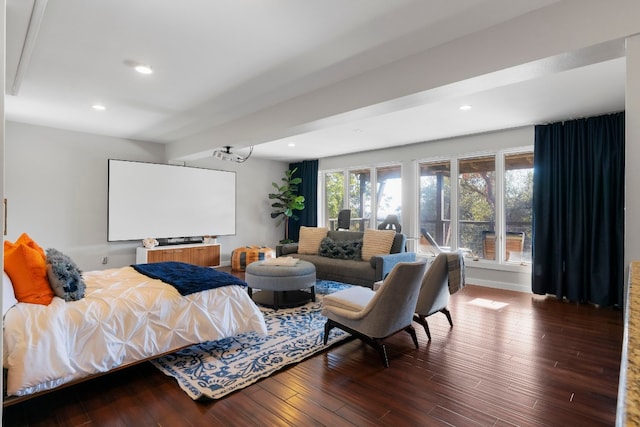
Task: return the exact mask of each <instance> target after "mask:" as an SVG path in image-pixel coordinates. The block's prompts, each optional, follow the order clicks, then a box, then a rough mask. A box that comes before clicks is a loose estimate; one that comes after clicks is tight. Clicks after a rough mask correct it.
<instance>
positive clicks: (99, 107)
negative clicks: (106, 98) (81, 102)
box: [91, 104, 107, 111]
mask: <svg viewBox="0 0 640 427" xmlns="http://www.w3.org/2000/svg"><path fill="white" fill-rule="evenodd" d="M91 108H93V109H94V110H96V111H104V110H106V109H107V107H105V106H104V105H102V104H93V105H92V106H91Z"/></svg>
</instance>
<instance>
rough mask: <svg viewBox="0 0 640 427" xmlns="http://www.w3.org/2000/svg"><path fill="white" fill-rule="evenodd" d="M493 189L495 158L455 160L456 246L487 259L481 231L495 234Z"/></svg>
mask: <svg viewBox="0 0 640 427" xmlns="http://www.w3.org/2000/svg"><path fill="white" fill-rule="evenodd" d="M495 186H496V161H495V156H493V155H492V156H483V157H474V158H468V159H460V160H459V161H458V246H459V247H461V248H468V249H469V250H471V251H472V252H473V253H474V254H476V255H479V256H481V257H483V258H488V259H495V257H493V258H492V257H491V256H487V255H489V254H485V250H484V246H483V233H482V232H483V231H494V232H495V223H496V196H495V195H496V193H495Z"/></svg>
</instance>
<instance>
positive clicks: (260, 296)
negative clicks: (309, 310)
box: [244, 258, 316, 310]
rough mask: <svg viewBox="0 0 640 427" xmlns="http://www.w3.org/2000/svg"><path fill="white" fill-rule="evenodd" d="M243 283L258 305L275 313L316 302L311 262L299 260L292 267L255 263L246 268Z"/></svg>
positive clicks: (261, 262) (262, 262) (314, 272)
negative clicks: (279, 310) (282, 308)
mask: <svg viewBox="0 0 640 427" xmlns="http://www.w3.org/2000/svg"><path fill="white" fill-rule="evenodd" d="M276 259H278V258H276ZM244 280H245V282H247V285H249V295H250V296H251V297H252V298H253V300H254V301H255V302H256V303H258V304H260V305H264V306H267V307H273V308H275V309H276V310H277V309H278V308H280V307H295V306H298V305H302V304H305V303H307V302H309V301H315V300H316V267H315V266H314V265H313V264H312V263H310V262H308V261H302V260H298V262H296V263H295V264H293V265H269V264H265V262H264V261H257V262H253V263H251V264H249V265H247V268H246V271H245V275H244ZM254 289H259V292H253V290H254Z"/></svg>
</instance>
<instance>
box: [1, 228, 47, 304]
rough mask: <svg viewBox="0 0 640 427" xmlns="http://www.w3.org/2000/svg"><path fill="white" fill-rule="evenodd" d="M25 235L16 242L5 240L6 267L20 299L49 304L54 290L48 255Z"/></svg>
mask: <svg viewBox="0 0 640 427" xmlns="http://www.w3.org/2000/svg"><path fill="white" fill-rule="evenodd" d="M23 236H26V234H23V235H22V236H20V238H19V239H18V240H16V243H11V242H8V241H5V242H4V269H5V271H6V272H7V274H8V275H9V277H10V278H11V283H12V284H13V290H14V292H15V294H16V299H17V300H18V301H20V302H27V303H31V304H42V305H49V304H51V300H52V299H53V290H52V289H51V286H50V285H49V280H48V279H47V263H46V256H45V255H44V251H43V250H42V248H41V247H40V246H38V244H37V243H35V242H34V241H33V240H31V239H30V238H29V237H28V236H26V237H23Z"/></svg>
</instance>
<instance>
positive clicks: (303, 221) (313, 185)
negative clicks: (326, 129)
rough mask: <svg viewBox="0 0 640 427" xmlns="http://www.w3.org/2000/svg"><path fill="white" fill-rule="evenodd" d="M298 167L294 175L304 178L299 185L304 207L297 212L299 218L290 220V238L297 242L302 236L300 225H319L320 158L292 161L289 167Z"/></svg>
mask: <svg viewBox="0 0 640 427" xmlns="http://www.w3.org/2000/svg"><path fill="white" fill-rule="evenodd" d="M294 168H298V170H297V171H296V173H295V174H294V175H293V176H294V177H300V178H302V183H300V185H299V186H298V194H299V195H301V196H304V209H303V210H301V211H299V212H296V215H297V216H298V220H294V219H293V218H291V220H290V221H289V239H291V240H293V241H294V242H297V241H298V239H299V238H300V227H301V226H303V225H305V226H308V227H316V226H317V225H318V160H304V161H302V162H299V163H290V164H289V169H290V170H292V169H294Z"/></svg>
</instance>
